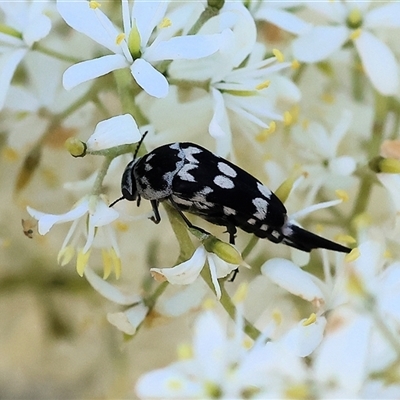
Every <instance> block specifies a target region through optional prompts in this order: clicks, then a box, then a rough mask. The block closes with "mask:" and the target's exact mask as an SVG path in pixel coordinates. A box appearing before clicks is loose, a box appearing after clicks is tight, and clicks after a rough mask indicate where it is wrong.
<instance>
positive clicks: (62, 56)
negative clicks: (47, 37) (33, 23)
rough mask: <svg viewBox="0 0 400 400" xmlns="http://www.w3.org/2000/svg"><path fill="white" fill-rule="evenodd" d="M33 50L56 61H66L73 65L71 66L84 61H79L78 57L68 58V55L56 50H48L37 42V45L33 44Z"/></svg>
mask: <svg viewBox="0 0 400 400" xmlns="http://www.w3.org/2000/svg"><path fill="white" fill-rule="evenodd" d="M32 50H36V51H38V52H40V53H43V54H46V55H48V56H50V57H53V58H56V59H58V60H60V61H66V62H68V63H71V64H76V63H78V62H80V61H82V60H80V59H78V58H76V57H71V56H68V55H66V54H63V53H59V52H58V51H56V50H53V49H48V48H47V47H45V46H43V45H42V44H40V43H39V42H36V43H34V44H33V46H32Z"/></svg>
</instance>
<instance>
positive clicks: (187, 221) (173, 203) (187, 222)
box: [168, 196, 210, 235]
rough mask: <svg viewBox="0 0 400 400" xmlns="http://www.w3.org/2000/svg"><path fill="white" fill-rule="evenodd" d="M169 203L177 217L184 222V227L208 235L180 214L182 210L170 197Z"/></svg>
mask: <svg viewBox="0 0 400 400" xmlns="http://www.w3.org/2000/svg"><path fill="white" fill-rule="evenodd" d="M168 200H169V202H170V203H171V204H172V206H173V207H174V208H175V210H176V211H178V213H179V215H180V216H181V218H182V219H183V220H184V221H185V223H186V225H187V226H188V227H189V228H191V229H196V230H198V231H200V232H202V233H204V234H206V235H209V234H210V233H209V232H207V231H205V230H204V229H203V228H200V227H199V226H196V225H193V224H192V223H191V222H190V221H189V219H188V218H187V217H186V215H185V214H184V213H183V212H182V210H181V209H180V208H179V205H178V204H176V203H175V201H174V200H173V199H172V196H170V197H168Z"/></svg>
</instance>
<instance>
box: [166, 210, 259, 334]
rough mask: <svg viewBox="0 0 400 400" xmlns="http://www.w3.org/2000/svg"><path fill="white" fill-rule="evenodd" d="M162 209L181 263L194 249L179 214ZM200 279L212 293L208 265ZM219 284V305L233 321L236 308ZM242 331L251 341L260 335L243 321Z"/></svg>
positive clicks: (249, 324) (212, 287)
mask: <svg viewBox="0 0 400 400" xmlns="http://www.w3.org/2000/svg"><path fill="white" fill-rule="evenodd" d="M163 204H164V208H165V210H166V211H167V215H168V218H169V220H170V222H171V226H172V229H173V231H174V233H175V235H176V237H177V239H178V241H179V246H180V254H179V258H178V261H179V262H182V261H185V260H188V259H189V258H190V257H191V256H192V254H193V252H194V250H195V248H194V245H193V243H192V241H191V240H190V237H189V234H188V230H187V226H186V224H185V223H184V222H183V221H182V218H181V216H180V215H179V213H178V212H177V211H176V210H175V209H174V208H173V207H172V206H170V205H169V204H167V203H163ZM201 277H202V278H203V279H204V281H205V282H206V284H207V285H208V287H209V288H210V289H211V290H212V291H213V292H214V291H215V289H214V284H213V282H212V279H211V273H210V268H209V267H208V263H207V264H206V265H205V266H204V268H203V269H202V271H201ZM220 282H221V294H222V295H221V299H220V303H221V304H222V306H223V307H224V309H225V311H226V312H227V313H228V315H229V316H230V317H231V318H232V319H233V320H235V314H236V307H235V305H234V304H233V303H232V300H231V298H230V297H229V294H228V292H227V291H226V290H225V287H224V286H223V285H224V283H223V282H222V281H221V280H220ZM244 331H245V332H246V334H247V335H249V336H250V337H251V338H252V339H254V340H256V339H257V337H258V336H259V335H260V331H259V330H258V329H257V328H255V327H254V326H253V325H252V324H251V323H250V322H248V321H247V320H245V326H244Z"/></svg>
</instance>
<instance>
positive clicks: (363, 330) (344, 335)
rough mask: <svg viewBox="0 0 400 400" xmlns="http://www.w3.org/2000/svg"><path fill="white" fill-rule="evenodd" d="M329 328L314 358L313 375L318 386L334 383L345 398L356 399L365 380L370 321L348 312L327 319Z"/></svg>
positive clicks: (342, 311) (337, 313)
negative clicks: (324, 383)
mask: <svg viewBox="0 0 400 400" xmlns="http://www.w3.org/2000/svg"><path fill="white" fill-rule="evenodd" d="M330 318H331V320H332V326H331V327H330V326H329V321H328V326H327V332H326V335H325V338H324V340H323V341H322V343H321V345H320V347H319V348H318V352H317V355H316V357H315V358H314V368H313V370H314V374H315V376H316V378H317V379H318V381H319V382H335V383H336V385H337V387H340V388H342V390H344V391H345V392H344V393H346V394H347V396H346V397H347V398H349V397H351V398H353V396H352V394H354V397H356V396H357V395H358V393H359V390H360V387H361V385H362V384H363V383H364V382H365V379H366V374H367V370H366V366H367V358H368V355H369V353H370V346H371V342H370V335H371V324H372V320H371V319H370V318H368V317H363V316H360V315H356V314H355V313H354V312H351V311H348V309H347V310H346V309H344V310H341V312H336V313H335V314H332V315H330Z"/></svg>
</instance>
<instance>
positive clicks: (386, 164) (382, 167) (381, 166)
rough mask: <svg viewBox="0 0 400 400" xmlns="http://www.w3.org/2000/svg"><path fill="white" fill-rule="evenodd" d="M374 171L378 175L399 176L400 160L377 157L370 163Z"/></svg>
mask: <svg viewBox="0 0 400 400" xmlns="http://www.w3.org/2000/svg"><path fill="white" fill-rule="evenodd" d="M368 165H369V167H370V168H371V169H372V171H374V172H377V173H380V172H382V173H387V174H399V173H400V160H397V159H396V158H384V157H380V156H378V157H375V158H373V159H372V160H371V161H370V162H369V163H368Z"/></svg>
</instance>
